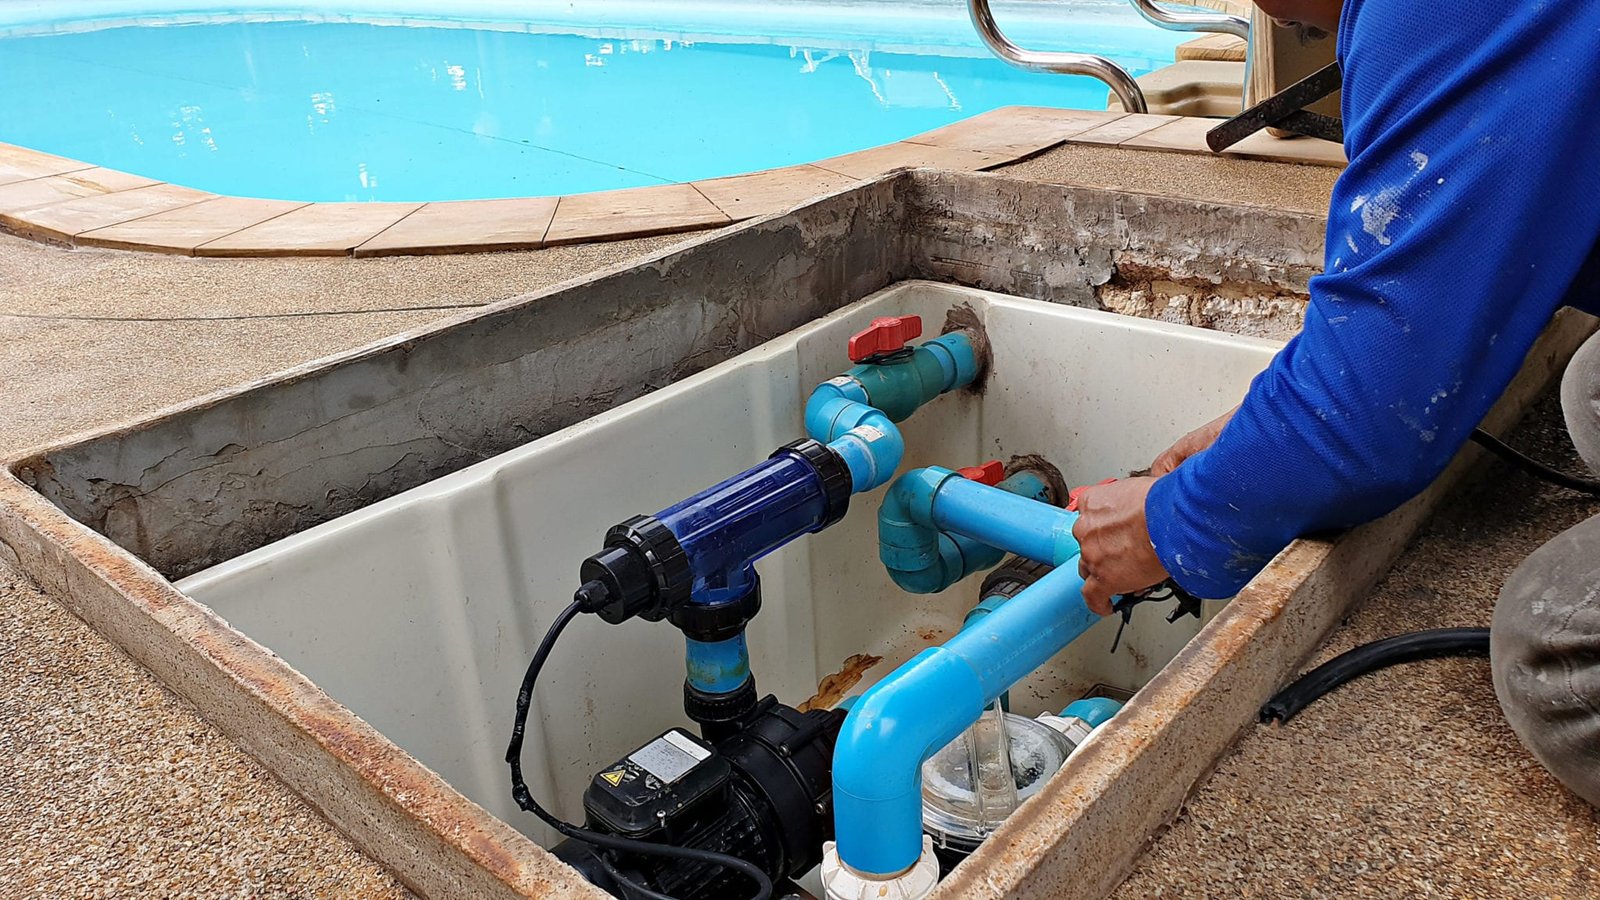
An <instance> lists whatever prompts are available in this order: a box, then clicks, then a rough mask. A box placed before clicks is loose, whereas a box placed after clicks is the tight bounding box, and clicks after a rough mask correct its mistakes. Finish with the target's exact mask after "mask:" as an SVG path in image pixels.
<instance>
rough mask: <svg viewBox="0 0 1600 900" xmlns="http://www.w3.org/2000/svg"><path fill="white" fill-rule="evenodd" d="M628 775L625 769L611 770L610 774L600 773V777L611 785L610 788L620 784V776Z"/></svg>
mask: <svg viewBox="0 0 1600 900" xmlns="http://www.w3.org/2000/svg"><path fill="white" fill-rule="evenodd" d="M626 774H628V770H627V769H613V770H611V771H610V772H601V773H600V777H601V778H604V779H605V780H606V781H608V782H610V783H611V786H612V787H616V786H617V785H620V784H622V776H624V775H626Z"/></svg>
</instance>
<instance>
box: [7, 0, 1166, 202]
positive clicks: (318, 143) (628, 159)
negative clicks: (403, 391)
mask: <svg viewBox="0 0 1600 900" xmlns="http://www.w3.org/2000/svg"><path fill="white" fill-rule="evenodd" d="M996 12H997V17H998V18H999V19H1000V22H1001V25H1002V26H1003V27H1005V28H1006V29H1007V30H1008V31H1009V32H1011V33H1013V34H1015V35H1016V37H1017V38H1018V39H1019V41H1023V42H1025V43H1027V44H1029V45H1032V46H1035V47H1039V48H1042V49H1070V50H1079V51H1085V52H1093V53H1100V54H1103V55H1107V56H1110V57H1112V58H1114V59H1116V60H1117V61H1118V62H1120V63H1122V64H1123V65H1124V66H1126V67H1127V68H1129V69H1130V71H1133V72H1134V73H1135V74H1138V73H1141V72H1146V71H1149V70H1150V69H1152V68H1155V67H1157V66H1160V65H1164V64H1166V63H1168V62H1170V61H1171V60H1172V57H1173V49H1174V47H1175V46H1176V44H1177V43H1179V42H1180V41H1181V40H1182V39H1183V36H1181V35H1177V34H1174V33H1171V32H1166V31H1163V30H1161V29H1158V28H1155V27H1153V26H1150V25H1148V24H1146V23H1144V22H1143V21H1142V20H1140V19H1139V18H1138V16H1137V15H1136V14H1135V13H1134V12H1133V11H1132V9H1131V8H1130V7H1129V6H1128V4H1127V3H1126V2H1124V0H1059V2H1037V0H1028V2H1018V3H1012V4H1010V5H1000V6H997V10H996ZM0 61H3V63H4V64H3V65H0V141H4V142H8V143H13V144H20V145H22V146H26V147H31V148H34V149H37V150H43V151H46V152H49V153H55V154H59V155H62V156H67V157H71V158H73V159H79V160H83V161H85V162H90V163H94V164H97V165H102V166H107V167H110V168H114V169H120V170H123V171H127V172H132V173H135V174H138V175H144V176H148V177H150V178H155V179H158V180H161V181H168V182H172V183H176V184H182V185H187V186H190V187H195V188H200V189H202V190H207V191H214V192H217V193H225V194H234V195H243V196H253V197H265V198H272V199H282V200H303V201H342V200H356V201H376V200H391V201H436V200H462V199H480V198H495V197H519V196H536V195H547V194H573V193H583V192H589V191H601V190H611V189H616V188H629V187H641V186H646V185H654V184H666V183H674V182H681V181H689V180H695V179H702V178H711V177H716V176H722V175H732V174H738V173H741V172H748V171H753V170H758V169H766V168H772V167H776V166H784V165H790V164H795V163H804V162H811V161H814V160H818V159H822V158H826V157H829V156H834V155H838V154H841V153H847V152H851V151H854V150H860V149H864V148H867V147H872V146H876V145H878V144H883V143H888V142H891V141H895V140H900V139H903V138H906V137H910V136H912V135H914V134H918V133H920V132H923V131H926V130H928V129H931V128H936V127H938V126H940V125H944V124H947V123H949V122H953V121H956V120H959V119H962V118H965V117H967V116H971V115H975V114H977V113H981V112H984V111H987V110H990V109H994V108H996V107H1000V106H1010V105H1037V106H1056V107H1072V108H1083V109H1103V108H1104V107H1105V101H1106V89H1105V87H1104V86H1103V85H1102V84H1100V83H1099V82H1097V81H1094V80H1092V79H1088V78H1081V77H1065V76H1052V75H1042V74H1033V73H1027V72H1022V71H1020V70H1017V69H1013V68H1011V67H1009V66H1007V65H1005V64H1004V63H1002V62H1000V61H998V60H996V59H994V58H992V57H991V56H990V54H989V53H988V51H987V50H985V49H984V48H983V47H982V46H981V44H979V42H978V39H977V37H976V35H975V34H974V33H973V31H972V28H971V25H970V24H969V23H968V21H967V18H966V12H965V7H964V5H963V0H903V2H816V0H812V2H804V3H802V2H794V0H762V2H743V3H739V2H710V3H708V2H698V3H684V2H673V0H659V2H648V3H642V2H630V0H623V2H603V0H578V2H540V0H523V2H516V3H512V2H506V0H476V2H471V3H447V2H444V0H432V2H430V3H417V2H410V0H391V2H386V3H377V2H352V3H343V4H338V5H337V7H336V8H335V11H330V7H327V6H320V5H319V6H315V7H312V6H305V5H299V4H277V5H272V4H254V5H251V6H250V7H248V8H229V7H225V6H221V5H215V6H213V5H211V4H207V3H205V2H187V3H171V4H167V5H166V6H157V5H154V4H153V3H152V2H151V0H143V2H137V3H130V2H116V0H98V2H96V0H88V2H82V0H80V2H68V3H61V2H52V3H42V2H39V3H33V2H20V3H19V2H15V0H13V2H8V3H4V4H0Z"/></svg>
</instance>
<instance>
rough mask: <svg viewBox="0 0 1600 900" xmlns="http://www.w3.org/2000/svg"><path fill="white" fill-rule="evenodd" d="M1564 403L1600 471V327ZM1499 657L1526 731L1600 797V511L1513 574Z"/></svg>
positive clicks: (1497, 635) (1493, 659) (1513, 716)
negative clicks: (1599, 513)
mask: <svg viewBox="0 0 1600 900" xmlns="http://www.w3.org/2000/svg"><path fill="white" fill-rule="evenodd" d="M1561 409H1562V413H1563V414H1564V415H1565V417H1566V420H1567V428H1568V429H1569V430H1570V431H1571V432H1572V440H1573V443H1574V444H1575V445H1577V448H1578V453H1579V455H1581V456H1582V457H1583V459H1584V461H1585V462H1586V463H1588V465H1589V467H1590V468H1591V469H1593V470H1594V471H1595V473H1596V474H1600V335H1596V336H1595V337H1592V338H1590V339H1589V341H1588V342H1587V343H1585V344H1584V345H1583V348H1582V349H1580V350H1579V351H1578V354H1577V355H1576V356H1575V357H1573V360H1572V363H1571V364H1569V365H1568V367H1567V373H1566V375H1565V376H1563V378H1562V381H1561ZM1489 658H1490V664H1491V667H1492V669H1493V671H1494V690H1495V694H1496V695H1497V696H1498V697H1499V698H1500V707H1501V709H1503V710H1504V711H1505V715H1506V721H1508V722H1509V723H1511V728H1512V730H1513V731H1515V732H1516V733H1517V737H1518V738H1520V739H1521V740H1522V743H1523V745H1524V746H1526V747H1527V748H1528V750H1529V751H1530V752H1532V753H1533V755H1534V757H1535V758H1537V759H1538V760H1539V762H1540V763H1542V764H1543V765H1544V767H1545V768H1546V769H1549V770H1550V773H1551V774H1552V775H1554V776H1555V777H1556V778H1557V779H1559V780H1560V781H1561V783H1562V784H1564V785H1566V786H1567V787H1568V788H1570V789H1571V790H1572V792H1573V793H1575V794H1577V795H1578V796H1579V797H1582V798H1583V799H1585V800H1587V801H1588V802H1590V803H1591V804H1594V805H1596V806H1600V516H1594V517H1592V518H1590V519H1588V520H1587V521H1584V522H1580V523H1579V524H1578V525H1576V526H1574V527H1572V528H1570V529H1568V530H1566V531H1564V532H1562V533H1561V534H1559V535H1557V536H1556V537H1555V538H1553V539H1552V540H1551V541H1550V542H1549V543H1547V544H1545V545H1544V546H1543V547H1540V548H1539V549H1538V550H1536V551H1534V552H1533V554H1532V555H1531V556H1529V557H1528V558H1527V559H1526V560H1525V561H1523V563H1522V565H1520V566H1518V567H1517V569H1516V571H1514V572H1512V573H1511V577H1509V578H1507V579H1506V583H1505V587H1503V588H1502V589H1501V591H1500V601H1499V602H1498V603H1497V604H1496V605H1495V609H1494V623H1493V626H1492V627H1491V629H1490V633H1489Z"/></svg>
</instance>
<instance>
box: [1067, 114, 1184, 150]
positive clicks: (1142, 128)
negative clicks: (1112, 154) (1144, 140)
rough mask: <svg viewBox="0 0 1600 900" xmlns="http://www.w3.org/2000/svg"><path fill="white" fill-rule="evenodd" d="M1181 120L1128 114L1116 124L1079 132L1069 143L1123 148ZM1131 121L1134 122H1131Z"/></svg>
mask: <svg viewBox="0 0 1600 900" xmlns="http://www.w3.org/2000/svg"><path fill="white" fill-rule="evenodd" d="M1179 118H1182V117H1181V116H1166V115H1160V114H1151V113H1127V114H1125V115H1124V116H1123V117H1122V118H1120V119H1118V120H1116V121H1115V122H1107V123H1106V124H1104V125H1098V126H1096V127H1094V128H1091V129H1089V130H1088V131H1083V132H1079V133H1078V134H1075V135H1073V136H1072V137H1071V138H1068V139H1067V143H1069V144H1086V145H1093V146H1097V147H1121V146H1122V145H1123V144H1126V143H1128V142H1129V141H1132V140H1135V139H1137V138H1141V137H1144V136H1145V135H1147V134H1149V133H1150V132H1152V131H1155V130H1156V129H1157V128H1165V127H1166V126H1168V125H1171V124H1172V123H1173V122H1176V121H1177V120H1178V119H1179ZM1129 120H1133V121H1132V122H1130V121H1129ZM1131 129H1137V130H1131Z"/></svg>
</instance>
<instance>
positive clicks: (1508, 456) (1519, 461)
mask: <svg viewBox="0 0 1600 900" xmlns="http://www.w3.org/2000/svg"><path fill="white" fill-rule="evenodd" d="M1472 441H1473V443H1475V444H1477V445H1478V446H1480V447H1482V448H1483V449H1485V450H1487V451H1489V452H1490V453H1493V454H1494V455H1495V456H1498V457H1500V458H1501V459H1503V460H1505V461H1506V462H1508V463H1511V464H1512V465H1515V466H1517V467H1519V468H1521V469H1522V470H1524V471H1526V472H1528V473H1530V474H1532V475H1535V476H1537V477H1539V478H1542V479H1544V480H1545V481H1548V482H1550V483H1551V484H1556V485H1560V486H1561V487H1564V488H1567V489H1569V490H1574V491H1577V492H1579V493H1582V494H1588V495H1589V496H1591V497H1600V481H1592V480H1590V479H1587V478H1579V477H1578V476H1576V475H1568V474H1567V473H1565V472H1562V471H1559V470H1556V469H1552V468H1551V467H1549V466H1547V465H1545V464H1544V463H1542V462H1539V461H1538V460H1536V459H1534V458H1533V457H1531V456H1527V455H1525V454H1523V453H1521V452H1519V451H1518V450H1517V449H1516V448H1514V447H1512V446H1511V445H1510V444H1507V443H1506V442H1505V441H1502V440H1500V439H1499V438H1497V437H1495V436H1494V435H1492V434H1490V433H1489V432H1487V431H1484V430H1483V429H1482V428H1474V429H1473V430H1472Z"/></svg>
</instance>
